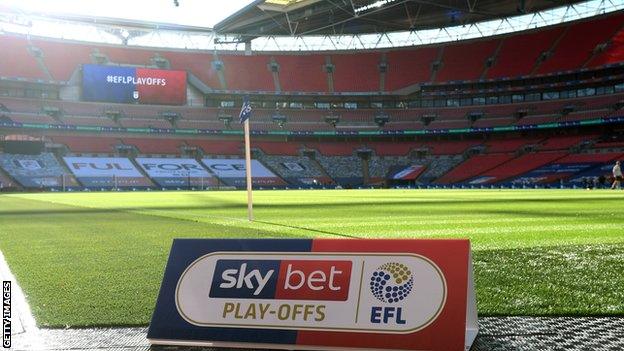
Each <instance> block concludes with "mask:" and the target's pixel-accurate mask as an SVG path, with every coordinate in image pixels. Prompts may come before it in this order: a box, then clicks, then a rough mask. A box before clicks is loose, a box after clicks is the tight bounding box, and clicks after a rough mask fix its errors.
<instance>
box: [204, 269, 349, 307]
mask: <svg viewBox="0 0 624 351" xmlns="http://www.w3.org/2000/svg"><path fill="white" fill-rule="evenodd" d="M351 265H352V262H351V261H325V260H323V261H318V260H218V261H217V262H216V266H215V271H214V275H213V280H212V286H211V288H210V297H211V298H215V297H216V298H230V299H231V298H237V299H283V300H319V301H346V300H347V298H348V295H349V283H350V277H351Z"/></svg>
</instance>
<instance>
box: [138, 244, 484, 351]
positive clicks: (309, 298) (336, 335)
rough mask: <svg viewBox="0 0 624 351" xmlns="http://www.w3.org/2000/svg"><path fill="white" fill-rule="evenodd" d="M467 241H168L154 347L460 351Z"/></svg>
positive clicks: (468, 299) (465, 334)
mask: <svg viewBox="0 0 624 351" xmlns="http://www.w3.org/2000/svg"><path fill="white" fill-rule="evenodd" d="M476 328H477V327H476V306H475V302H474V286H473V285H472V273H471V265H470V247H469V243H468V241H466V240H420V241H418V240H195V239H192V240H191V239H189V240H175V241H174V244H173V247H172V249H171V254H170V257H169V263H168V264H167V268H166V271H165V277H164V280H163V284H162V286H161V291H160V294H159V297H158V301H157V305H156V309H155V312H154V316H153V319H152V323H151V324H150V330H149V333H148V338H149V339H150V341H151V342H152V343H153V344H171V345H198V346H200V345H214V346H226V347H227V346H231V347H264V348H283V349H336V348H353V349H364V348H373V349H395V350H396V349H398V350H424V349H426V350H458V351H459V350H464V348H465V346H466V345H468V346H469V345H470V344H471V343H472V341H473V340H474V337H475V336H476Z"/></svg>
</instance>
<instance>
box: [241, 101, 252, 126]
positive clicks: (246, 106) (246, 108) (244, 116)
mask: <svg viewBox="0 0 624 351" xmlns="http://www.w3.org/2000/svg"><path fill="white" fill-rule="evenodd" d="M249 117H251V104H250V103H249V98H248V97H246V96H245V98H244V100H243V107H241V111H240V116H238V118H239V120H240V123H241V124H243V123H245V121H246V120H248V119H249Z"/></svg>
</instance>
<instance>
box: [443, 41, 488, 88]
mask: <svg viewBox="0 0 624 351" xmlns="http://www.w3.org/2000/svg"><path fill="white" fill-rule="evenodd" d="M499 44H500V41H499V40H497V39H492V40H488V41H475V42H468V43H465V44H456V45H449V46H445V47H444V55H443V56H442V67H441V69H440V70H439V71H438V73H437V75H436V80H435V81H436V82H449V81H458V80H477V79H479V78H480V77H481V74H482V72H483V71H484V70H485V61H486V60H487V59H488V58H490V57H492V56H493V55H494V51H495V50H496V48H497V47H498V45H499Z"/></svg>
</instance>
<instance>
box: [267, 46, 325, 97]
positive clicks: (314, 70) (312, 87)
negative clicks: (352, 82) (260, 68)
mask: <svg viewBox="0 0 624 351" xmlns="http://www.w3.org/2000/svg"><path fill="white" fill-rule="evenodd" d="M276 60H277V63H278V64H279V81H280V85H281V87H282V91H301V92H328V91H329V86H328V84H327V73H326V71H325V69H324V68H323V66H324V65H325V56H323V55H297V56H290V55H280V56H276Z"/></svg>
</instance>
